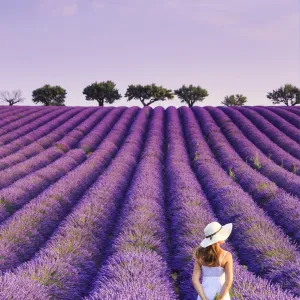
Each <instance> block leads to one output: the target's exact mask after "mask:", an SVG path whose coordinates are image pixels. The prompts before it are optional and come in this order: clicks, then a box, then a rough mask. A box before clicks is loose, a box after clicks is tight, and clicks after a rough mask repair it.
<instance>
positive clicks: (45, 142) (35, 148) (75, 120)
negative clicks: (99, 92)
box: [0, 109, 106, 176]
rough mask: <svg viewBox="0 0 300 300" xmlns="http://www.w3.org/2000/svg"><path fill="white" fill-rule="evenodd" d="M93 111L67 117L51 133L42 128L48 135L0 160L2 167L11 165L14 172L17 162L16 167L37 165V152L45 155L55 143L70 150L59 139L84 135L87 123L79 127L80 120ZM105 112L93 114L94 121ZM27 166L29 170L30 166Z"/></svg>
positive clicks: (59, 147)
mask: <svg viewBox="0 0 300 300" xmlns="http://www.w3.org/2000/svg"><path fill="white" fill-rule="evenodd" d="M91 111H93V110H90V109H84V110H82V111H80V112H79V113H78V114H77V115H76V116H73V117H72V118H71V119H69V120H68V119H65V122H64V124H63V125H61V126H59V127H58V128H56V129H55V130H54V131H52V132H50V133H48V131H47V130H46V128H44V129H42V130H43V132H44V134H46V135H44V136H43V137H42V138H39V139H38V140H37V141H36V142H33V143H31V144H30V145H28V146H26V147H24V148H23V149H21V150H20V151H18V152H16V153H14V154H12V155H10V156H7V157H6V158H4V159H2V160H0V169H2V170H4V169H7V168H9V167H10V169H9V170H10V171H11V172H12V171H13V170H15V169H13V168H12V166H13V165H15V164H18V165H17V166H15V168H16V169H18V168H22V166H25V165H32V164H33V165H36V161H35V158H38V157H37V154H40V156H43V154H45V155H46V154H47V153H48V151H53V148H52V149H51V148H50V149H47V148H48V147H50V146H52V145H53V144H54V146H53V147H55V148H58V149H61V150H62V151H64V152H66V151H68V150H69V149H70V147H68V146H67V145H65V144H63V143H59V140H60V139H64V137H66V136H67V137H68V136H69V135H70V137H78V138H81V137H83V136H84V134H86V133H87V131H86V125H84V127H82V124H81V125H80V126H81V127H78V126H79V124H80V122H82V121H84V120H85V119H86V117H87V116H88V115H89V114H90V113H91ZM105 113H106V111H105V110H103V111H101V110H99V111H98V113H94V114H93V116H92V117H91V120H92V122H95V116H96V118H98V116H99V117H100V118H102V117H103V115H104V114H105ZM98 114H99V115H98ZM89 120H90V119H88V121H87V122H90V121H89ZM83 124H86V121H84V123H83ZM44 130H45V131H44ZM43 132H41V135H43ZM47 133H48V134H47ZM25 139H26V137H25ZM32 139H33V137H31V138H30V141H32ZM71 140H72V138H71ZM30 141H29V142H30ZM61 141H62V140H61ZM73 142H74V141H73ZM45 149H47V150H46V151H44V150H45ZM29 158H31V159H30V160H29ZM26 160H27V161H26ZM24 161H25V162H24ZM21 162H24V163H23V164H20V163H21ZM24 164H25V165H24ZM25 168H26V170H27V169H28V166H27V167H25ZM9 170H7V172H8V173H10V172H9ZM16 173H18V172H17V171H16ZM6 176H10V175H8V174H7V175H6Z"/></svg>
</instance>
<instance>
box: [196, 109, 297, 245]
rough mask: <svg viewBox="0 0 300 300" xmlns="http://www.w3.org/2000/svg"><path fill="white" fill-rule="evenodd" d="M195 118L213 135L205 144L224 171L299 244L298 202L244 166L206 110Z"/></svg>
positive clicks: (245, 164)
mask: <svg viewBox="0 0 300 300" xmlns="http://www.w3.org/2000/svg"><path fill="white" fill-rule="evenodd" d="M198 115H199V122H200V124H201V127H202V128H203V131H204V132H205V133H208V134H209V132H211V131H213V134H211V135H209V139H207V143H208V145H209V146H210V147H211V149H212V151H213V152H214V154H215V156H216V158H217V159H218V161H219V162H220V164H221V166H222V167H223V169H224V170H225V171H227V172H228V173H229V175H230V176H231V178H232V179H233V180H234V181H236V182H237V183H238V184H240V185H241V187H242V188H243V189H244V190H245V191H246V192H248V193H249V194H250V195H251V196H252V197H253V199H255V201H256V202H257V203H258V204H259V205H260V206H261V207H263V208H264V209H265V211H266V212H267V214H268V215H269V216H270V217H272V218H273V221H274V222H275V223H276V224H278V225H279V226H281V227H282V228H283V229H284V231H285V232H286V233H287V234H288V235H290V236H291V237H292V238H294V240H295V241H297V242H298V243H299V242H300V232H299V228H300V207H299V199H298V198H296V197H293V196H292V195H290V194H289V193H287V192H285V191H284V190H283V189H281V188H278V187H277V186H276V184H275V183H274V182H272V181H270V180H269V179H268V178H266V177H264V176H263V175H262V174H260V173H259V172H257V171H256V170H254V169H252V168H251V167H250V166H249V165H248V164H247V163H245V161H243V160H242V159H241V157H240V156H239V155H238V154H237V153H236V151H235V150H234V149H233V148H232V146H231V145H230V144H229V142H228V141H227V140H226V138H225V137H224V135H223V134H222V133H221V131H220V129H219V128H218V126H217V125H216V124H215V122H214V120H213V119H212V117H211V116H210V114H209V113H208V112H207V111H206V110H199V112H198ZM207 124H209V125H207ZM239 124H240V127H243V125H242V120H240V122H239Z"/></svg>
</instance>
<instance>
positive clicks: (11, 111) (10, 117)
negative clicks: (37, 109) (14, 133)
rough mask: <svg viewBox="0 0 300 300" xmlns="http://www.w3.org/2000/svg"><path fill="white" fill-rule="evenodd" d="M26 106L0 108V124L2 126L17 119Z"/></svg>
mask: <svg viewBox="0 0 300 300" xmlns="http://www.w3.org/2000/svg"><path fill="white" fill-rule="evenodd" d="M27 109H28V108H26V107H23V106H20V107H14V108H10V107H9V108H8V109H5V110H4V109H1V110H0V120H1V121H0V126H4V125H6V124H8V123H10V122H12V121H14V120H17V119H18V118H20V117H21V116H22V113H23V112H25V111H26V110H27Z"/></svg>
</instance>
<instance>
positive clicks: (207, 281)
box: [198, 250, 230, 300]
mask: <svg viewBox="0 0 300 300" xmlns="http://www.w3.org/2000/svg"><path fill="white" fill-rule="evenodd" d="M223 251H224V250H223ZM226 254H227V251H224V252H223V255H222V253H221V255H220V256H221V259H220V256H219V257H218V265H217V266H205V265H204V264H202V265H201V269H202V272H203V280H202V287H203V289H204V292H205V295H206V297H207V298H208V299H209V300H213V299H214V297H215V296H216V293H220V291H221V288H222V286H223V284H224V282H225V265H226V260H225V261H224V257H225V256H226ZM198 300H200V297H199V296H198ZM224 300H230V296H229V292H228V293H227V294H226V295H225V298H224Z"/></svg>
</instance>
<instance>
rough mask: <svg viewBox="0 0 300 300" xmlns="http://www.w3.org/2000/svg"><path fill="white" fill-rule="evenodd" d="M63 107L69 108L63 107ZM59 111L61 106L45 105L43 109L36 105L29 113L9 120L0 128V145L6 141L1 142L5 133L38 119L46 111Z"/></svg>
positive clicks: (11, 132)
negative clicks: (14, 119)
mask: <svg viewBox="0 0 300 300" xmlns="http://www.w3.org/2000/svg"><path fill="white" fill-rule="evenodd" d="M64 109H67V110H68V109H70V108H67V107H65V108H64ZM56 110H57V111H60V112H62V111H61V108H59V107H45V108H43V109H39V108H38V107H36V108H34V109H30V110H29V111H30V113H28V114H26V115H25V114H24V116H23V117H22V118H20V119H18V120H17V121H14V122H10V123H9V124H7V125H5V126H3V127H2V128H1V129H2V131H1V133H0V135H1V136H0V145H3V144H5V143H6V142H2V138H3V137H4V136H5V135H7V134H8V133H10V134H14V131H16V130H20V128H22V126H24V125H28V124H29V123H30V122H32V121H35V120H36V119H39V118H41V117H43V116H44V115H45V114H47V113H51V112H53V111H56Z"/></svg>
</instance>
